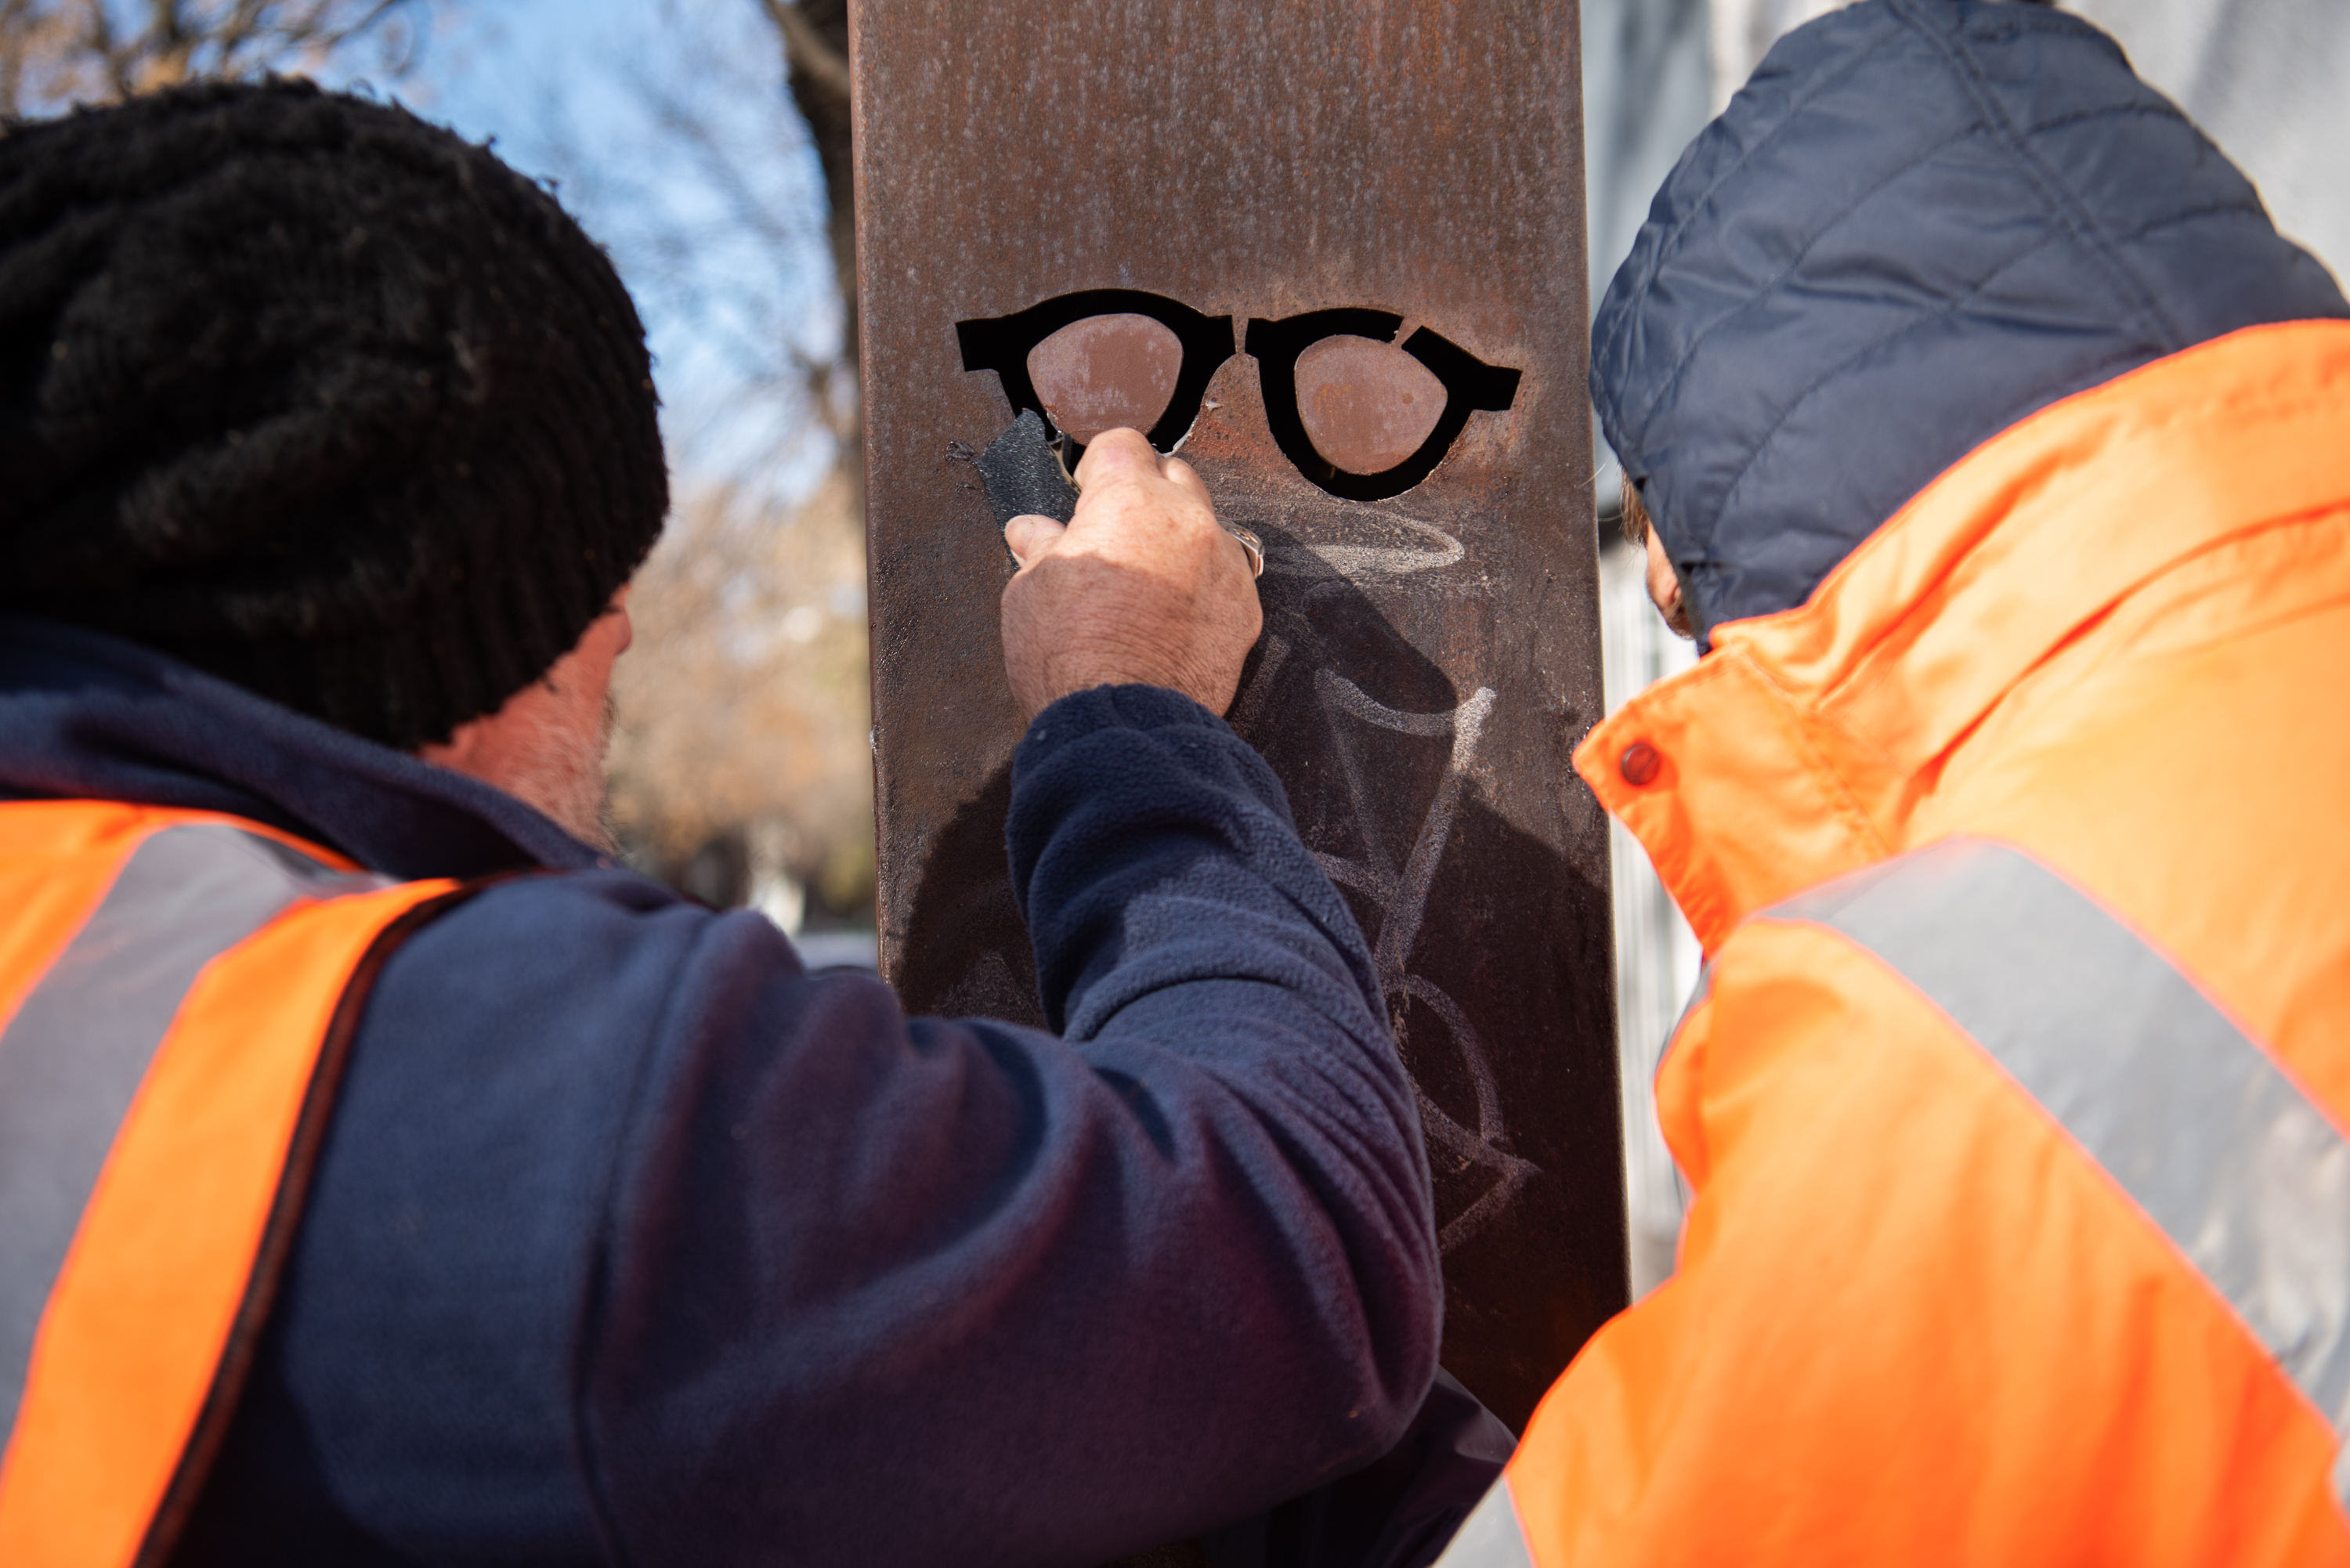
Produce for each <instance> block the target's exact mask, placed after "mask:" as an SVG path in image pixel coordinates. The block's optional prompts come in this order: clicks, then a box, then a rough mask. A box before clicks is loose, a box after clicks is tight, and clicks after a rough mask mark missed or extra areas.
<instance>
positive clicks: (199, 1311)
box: [0, 83, 1440, 1564]
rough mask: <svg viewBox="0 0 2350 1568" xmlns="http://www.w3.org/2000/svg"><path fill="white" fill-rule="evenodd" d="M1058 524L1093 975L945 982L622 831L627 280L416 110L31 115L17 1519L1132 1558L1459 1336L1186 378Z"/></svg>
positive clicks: (1060, 724)
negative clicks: (1147, 433)
mask: <svg viewBox="0 0 2350 1568" xmlns="http://www.w3.org/2000/svg"><path fill="white" fill-rule="evenodd" d="M1086 463H1087V465H1086V470H1085V472H1084V474H1083V477H1084V479H1085V481H1086V494H1085V501H1084V504H1083V505H1082V506H1081V507H1080V508H1079V510H1078V514H1077V516H1076V521H1075V522H1074V523H1073V524H1070V525H1069V526H1068V527H1067V528H1066V531H1063V530H1060V529H1058V528H1056V527H1055V526H1054V525H1050V524H1044V523H1043V522H1042V521H1041V520H1028V522H1027V523H1026V524H1025V528H1026V530H1027V531H1025V532H1020V533H1019V534H1018V536H1017V537H1015V538H1014V540H1013V544H1014V548H1015V550H1017V551H1018V552H1020V553H1021V555H1022V556H1024V560H1025V566H1024V570H1023V571H1022V572H1021V573H1020V575H1019V576H1018V577H1017V578H1015V579H1014V584H1013V586H1012V587H1011V589H1010V590H1009V591H1008V593H1007V596H1006V600H1005V644H1006V656H1007V663H1008V666H1009V672H1010V675H1011V679H1012V682H1013V686H1014V692H1015V694H1016V695H1017V696H1018V698H1019V699H1020V701H1022V702H1023V704H1024V706H1025V707H1026V708H1027V710H1028V711H1030V712H1031V713H1032V714H1034V715H1037V719H1036V722H1035V724H1034V725H1033V726H1032V728H1031V730H1030V732H1029V733H1028V735H1027V737H1026V738H1025V740H1024V742H1023V743H1022V745H1021V748H1020V750H1019V753H1018V754H1017V757H1016V760H1015V771H1014V792H1013V799H1012V807H1011V821H1010V829H1009V840H1010V844H1009V847H1010V851H1011V855H1012V859H1013V869H1014V885H1015V887H1016V888H1018V889H1019V892H1020V895H1021V897H1022V899H1023V902H1024V909H1025V912H1026V914H1027V917H1028V919H1029V922H1030V926H1031V929H1032V933H1033V935H1034V938H1035V945H1036V949H1037V958H1038V963H1037V970H1038V972H1039V973H1040V974H1041V975H1043V976H1045V981H1044V986H1045V994H1044V997H1043V1001H1044V1002H1045V1011H1046V1012H1047V1014H1048V1016H1050V1017H1051V1018H1052V1019H1054V1020H1055V1023H1056V1024H1058V1025H1059V1027H1060V1028H1061V1030H1062V1032H1063V1033H1062V1034H1061V1035H1060V1036H1059V1037H1055V1036H1053V1035H1049V1034H1046V1033H1042V1032H1039V1031H1035V1030H1029V1029H1023V1028H1017V1027H1014V1026H1010V1025H1005V1024H999V1023H987V1022H983V1021H967V1022H948V1021H941V1020H909V1019H906V1018H904V1017H902V1016H901V1015H900V1014H899V1011H898V1009H897V1006H896V1003H895V1001H894V999H893V998H892V996H891V995H890V993H889V991H888V990H887V989H886V988H885V987H883V986H882V985H880V984H879V982H877V981H873V980H871V979H869V978H864V977H858V976H854V975H838V974H831V975H811V974H809V973H807V972H806V971H804V969H803V968H802V966H801V964H800V963H799V961H797V960H796V959H795V956H794V954H793V952H792V950H791V948H790V946H789V944H788V943H787V942H786V941H785V940H784V939H783V937H782V936H781V935H780V934H779V933H778V932H777V931H776V930H775V929H774V928H773V927H772V926H770V925H769V924H767V923H766V922H765V921H764V919H761V918H759V917H757V916H755V915H751V914H745V913H734V914H720V913H715V912H712V911H711V910H708V909H702V908H699V907H695V906H692V905H690V904H687V903H684V902H682V901H681V900H679V899H678V898H674V897H672V896H671V895H670V894H668V893H666V892H665V891H663V890H662V889H660V888H657V887H655V886H653V885H652V884H650V883H649V882H647V881H645V880H644V879H642V878H641V877H636V876H633V875H631V874H629V873H628V872H625V871H623V870H620V869H618V868H616V867H614V866H613V865H612V864H611V862H610V860H609V859H608V857H607V855H606V851H605V846H603V845H602V843H601V842H600V835H601V827H600V824H599V821H598V803H599V799H600V795H599V776H598V761H599V753H600V744H601V725H602V722H603V694H604V688H605V683H606V680H607V678H608V672H609V670H610V668H611V664H612V661H613V659H615V658H616V657H617V656H618V655H619V652H620V651H621V649H624V648H625V647H626V645H627V642H628V636H629V632H628V621H627V613H626V607H625V588H626V584H627V582H628V579H629V575H630V574H631V572H632V571H633V570H634V569H635V567H636V566H637V564H638V563H639V561H640V560H641V559H642V558H643V556H644V554H645V552H646V550H647V548H648V547H649V546H650V544H651V543H652V540H653V537H654V535H656V534H657V533H658V531H659V529H660V524H661V519H662V514H663V512H664V509H665V506H666V493H665V482H664V472H663V466H662V459H661V452H660V442H659V439H658V433H657V430H656V425H655V420H654V400H653V392H652V383H651V380H650V371H649V365H648V360H647V357H646V352H645V348H644V345H643V341H642V333H641V330H640V328H639V325H638V321H637V318H636V316H635V313H634V311H633V309H632V308H631V306H630V304H629V298H628V296H627V295H626V293H625V292H624V291H623V290H622V288H621V286H620V285H619V281H618V280H617V278H616V277H615V276H614V275H613V273H612V270H611V268H610V266H609V265H608V263H607V262H606V260H605V258H604V257H603V255H602V254H600V253H599V252H598V250H597V248H596V247H595V246H594V245H593V244H591V243H589V242H588V241H587V238H586V237H585V236H584V235H583V234H581V233H580V232H579V230H578V229H577V227H576V226H575V225H574V224H573V223H572V222H571V221H570V220H569V219H568V218H567V216H566V215H565V214H564V213H563V212H562V210H561V209H560V208H559V207H558V206H557V205H556V202H555V201H554V200H553V199H552V198H551V197H550V196H549V195H548V194H547V193H546V192H544V191H542V190H540V189H539V188H537V187H536V186H535V185H533V184H532V183H530V182H527V181H525V180H523V179H521V178H519V177H517V176H516V175H515V174H514V173H513V172H512V171H509V170H507V169H506V168H504V166H503V165H502V164H500V163H499V162H498V161H496V160H495V159H494V157H492V156H491V155H490V154H489V153H488V152H487V151H484V150H482V149H479V148H475V147H473V146H470V145H468V144H466V143H464V142H463V141H462V140H458V139H457V138H455V137H453V136H451V135H449V134H448V133H447V132H445V131H442V130H435V129H433V128H432V127H429V126H427V125H425V124H423V123H421V122H420V121H418V120H416V119H413V118H411V116H409V115H407V114H405V113H404V112H402V111H400V110H398V109H390V108H385V107H380V106H377V105H373V104H369V103H364V102H360V101H357V100H354V99H348V98H343V97H338V96H334V95H329V94H323V93H320V92H318V91H317V90H316V89H314V88H307V87H305V86H298V85H293V84H283V83H280V84H270V85H266V86H262V87H213V88H197V89H190V90H182V91H177V92H173V93H170V94H166V95H161V96H159V97H155V98H151V99H141V100H136V101H133V102H131V103H130V104H128V105H126V106H123V107H120V108H116V109H106V110H102V111H95V112H85V113H80V114H77V115H74V116H71V117H69V118H68V119H63V120H60V121H56V122H51V123H46V124H36V125H26V126H19V127H16V128H13V129H11V130H7V131H6V132H5V134H0V890H5V911H6V912H5V915H0V1432H5V1438H6V1449H5V1460H0V1562H5V1563H11V1564H36V1563H39V1564H47V1563H109V1564H110V1563H131V1562H133V1561H137V1562H157V1561H161V1560H162V1558H163V1557H165V1556H167V1555H173V1556H175V1559H176V1560H177V1561H180V1562H183V1563H215V1562H217V1563H248V1564H249V1563H275V1562H285V1563H415V1562H443V1561H449V1562H456V1561H463V1562H484V1563H488V1562H499V1563H522V1562H528V1563H607V1562H622V1561H629V1562H656V1561H658V1562H680V1563H698V1564H723V1563H738V1562H752V1561H759V1562H775V1561H780V1562H790V1563H942V1562H952V1563H1038V1564H1042V1563H1071V1564H1084V1563H1099V1562H1101V1561H1104V1560H1106V1559H1108V1558H1110V1557H1113V1556H1116V1555H1118V1554H1119V1553H1120V1552H1128V1551H1131V1550H1135V1549H1137V1548H1140V1547H1147V1546H1150V1545H1153V1544H1155V1543H1158V1542H1165V1541H1168V1540H1171V1539H1178V1538H1180V1537H1183V1536H1186V1535H1190V1534H1192V1533H1195V1532H1199V1531H1201V1530H1202V1529H1204V1528H1208V1527H1211V1526H1214V1525H1218V1524H1221V1523H1224V1522H1227V1521H1232V1520H1233V1519H1235V1518H1237V1517H1239V1516H1241V1515H1243V1514H1245V1513H1248V1512H1250V1511H1253V1510H1257V1509H1261V1508H1263V1507H1266V1506H1267V1505H1269V1504H1271V1503H1273V1502H1274V1501H1277V1500H1279V1499H1280V1498H1282V1497H1284V1496H1285V1495H1288V1494H1291V1493H1295V1492H1299V1491H1302V1490H1305V1489H1307V1488H1309V1487H1312V1486H1315V1485H1316V1484H1318V1483H1319V1482H1321V1481H1324V1480H1328V1479H1329V1478H1331V1477H1333V1476H1335V1475H1338V1474H1341V1473H1344V1472H1346V1471H1347V1470H1349V1469H1354V1468H1357V1467H1359V1466H1360V1465H1362V1464H1363V1463H1365V1462H1366V1461H1367V1460H1369V1459H1372V1458H1374V1457H1375V1456H1377V1455H1378V1454H1380V1453H1381V1452H1382V1451H1383V1450H1385V1449H1387V1448H1388V1445H1389V1444H1390V1443H1391V1442H1392V1441H1393V1440H1394V1438H1396V1436H1397V1434H1398V1433H1399V1430H1401V1429H1402V1428H1403V1426H1404V1424H1405V1422H1406V1421H1407V1419H1408V1418H1409V1417H1411V1415H1412V1413H1413V1412H1414V1410H1415V1409H1416V1408H1417V1407H1419V1403H1420V1399H1421V1396H1422V1394H1423V1393H1424V1391H1426V1390H1427V1388H1428V1387H1429V1385H1430V1377H1431V1376H1432V1375H1433V1372H1434V1358H1435V1347H1436V1340H1437V1329H1438V1313H1439V1303H1440V1293H1439V1287H1438V1279H1437V1261H1436V1250H1435V1238H1434V1233H1433V1228H1432V1225H1431V1222H1430V1202H1429V1193H1428V1173H1427V1169H1426V1167H1425V1162H1424V1156H1423V1154H1422V1152H1421V1148H1420V1143H1419V1133H1418V1127H1417V1119H1416V1116H1415V1113H1414V1108H1413V1100H1412V1094H1411V1089H1410V1085H1409V1083H1408V1082H1407V1080H1406V1079H1405V1077H1404V1076H1403V1075H1402V1072H1401V1070H1400V1068H1399V1064H1398V1062H1397V1059H1396V1056H1395V1054H1394V1051H1393V1048H1392V1045H1391V1044H1390V1042H1389V1040H1388V1033H1387V1025H1386V1023H1385V1020H1384V1017H1383V1014H1382V1008H1381V1004H1380V1000H1379V990H1378V975H1377V971H1376V969H1375V967H1374V965H1373V963H1372V961H1371V957H1370V954H1369V952H1368V951H1367V950H1366V948H1365V947H1364V944H1363V941H1362V939H1361V937H1360V935H1359V934H1358V933H1357V931H1356V929H1355V927H1354V924H1353V922H1352V920H1351V919H1349V918H1348V916H1347V909H1346V907H1345V905H1344V903H1343V902H1342V901H1341V900H1340V899H1339V898H1338V897H1337V896H1336V893H1335V892H1334V891H1333V889H1332V888H1330V886H1329V885H1328V883H1327V882H1326V880H1325V879H1324V877H1322V875H1321V873H1320V871H1319V870H1318V869H1317V868H1316V867H1315V863H1314V860H1313V858H1312V857H1311V856H1310V855H1309V854H1307V853H1306V851H1305V848H1304V847H1303V846H1302V845H1301V844H1300V843H1299V841H1298V839H1297V837H1296V835H1295V832H1294V830H1293V828H1292V826H1291V824H1290V821H1289V817H1288V813H1287V807H1286V805H1285V804H1284V800H1283V798H1282V794H1281V791H1280V788H1279V786H1278V785H1277V784H1275V783H1274V779H1273V777H1272V775H1271V774H1270V773H1269V772H1268V770H1267V769H1266V768H1265V766H1264V765H1263V763H1262V762H1261V761H1260V760H1259V759H1258V758H1257V757H1256V756H1255V755H1254V754H1253V753H1251V752H1250V751H1249V750H1248V749H1247V748H1246V747H1245V746H1243V744H1242V743H1241V742H1239V741H1238V740H1237V739H1236V738H1235V737H1234V736H1233V735H1232V732H1230V731H1229V730H1228V729H1227V728H1226V727H1225V726H1224V725H1223V723H1222V721H1221V719H1219V718H1218V717H1217V714H1218V713H1219V712H1220V711H1221V710H1222V707H1223V705H1224V704H1226V703H1228V702H1229V701H1230V700H1231V698H1232V691H1233V687H1234V683H1235V681H1236V680H1237V677H1238V672H1239V669H1240V664H1241V660H1242V659H1243V656H1244V655H1245V653H1246V651H1247V649H1248V647H1249V645H1250V643H1251V642H1252V641H1253V639H1254V637H1255V634H1256V629H1257V625H1258V619H1257V607H1256V602H1255V599H1254V596H1253V591H1252V589H1251V586H1250V579H1249V574H1248V570H1247V567H1246V566H1245V564H1244V561H1243V556H1242V552H1241V549H1240V547H1239V546H1238V545H1236V544H1234V543H1233V542H1232V540H1231V539H1230V538H1229V537H1228V536H1227V535H1224V534H1223V533H1222V531H1221V530H1219V529H1218V528H1217V527H1216V526H1215V524H1214V521H1213V517H1212V514H1211V512H1210V510H1209V507H1208V505H1207V503H1206V497H1205V495H1204V493H1203V492H1202V491H1201V488H1200V486H1199V483H1198V482H1197V480H1196V479H1194V478H1192V477H1191V475H1190V473H1189V471H1188V470H1186V469H1184V468H1183V467H1182V466H1181V465H1180V464H1179V463H1174V462H1161V461H1160V460H1159V459H1157V458H1156V457H1155V456H1154V455H1153V454H1151V453H1150V452H1149V449H1148V448H1147V446H1145V445H1144V444H1143V443H1141V441H1139V438H1135V439H1130V440H1129V439H1121V438H1118V437H1107V438H1105V439H1103V440H1101V441H1097V442H1096V443H1095V444H1094V445H1093V447H1092V448H1091V449H1090V450H1089V452H1088V453H1087V460H1086Z"/></svg>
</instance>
